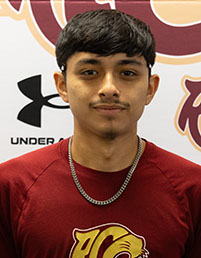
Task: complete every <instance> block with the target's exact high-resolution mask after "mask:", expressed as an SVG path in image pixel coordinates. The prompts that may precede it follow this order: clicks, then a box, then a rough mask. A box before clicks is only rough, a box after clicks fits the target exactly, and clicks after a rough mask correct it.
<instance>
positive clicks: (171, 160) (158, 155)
mask: <svg viewBox="0 0 201 258" xmlns="http://www.w3.org/2000/svg"><path fill="white" fill-rule="evenodd" d="M144 154H145V158H144V160H145V163H146V166H150V168H151V169H155V170H157V171H158V173H160V174H161V175H162V176H163V177H165V178H166V180H167V181H168V183H169V184H171V185H172V187H173V188H174V190H175V192H176V193H177V194H178V195H180V194H182V195H183V194H185V195H186V194H188V196H189V197H190V196H191V197H192V198H194V197H195V195H196V194H198V193H199V196H200V201H201V166H200V165H198V164H196V163H193V162H192V161H190V160H187V159H185V158H183V157H180V156H179V155H176V154H174V153H172V152H170V151H167V150H164V149H162V148H160V147H158V146H156V145H155V144H153V143H150V142H147V145H146V149H145V153H144ZM193 196H194V197H193Z"/></svg>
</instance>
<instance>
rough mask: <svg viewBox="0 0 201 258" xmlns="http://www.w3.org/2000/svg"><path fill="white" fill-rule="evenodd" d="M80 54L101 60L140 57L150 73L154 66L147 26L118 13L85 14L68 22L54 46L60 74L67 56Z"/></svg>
mask: <svg viewBox="0 0 201 258" xmlns="http://www.w3.org/2000/svg"><path fill="white" fill-rule="evenodd" d="M82 51H83V52H91V53H94V54H98V55H100V56H109V55H113V54H117V53H125V54H126V55H127V56H128V57H131V56H136V55H138V54H140V55H142V56H143V57H144V58H145V60H146V62H147V67H148V68H149V70H151V67H152V66H153V65H154V62H155V40H154V37H153V35H152V33H151V31H150V28H149V26H148V25H147V24H145V23H144V22H142V21H141V20H139V19H136V18H134V17H133V16H131V15H128V14H125V13H123V12H120V11H117V10H105V9H102V10H100V9H99V10H92V11H87V12H84V13H80V14H77V15H76V16H74V17H73V18H72V19H71V20H70V21H69V22H68V24H67V25H66V26H65V27H64V29H63V30H62V31H61V33H60V35H59V38H58V41H57V43H56V58H57V63H58V66H59V67H60V68H61V70H62V71H64V70H65V65H66V62H67V60H68V58H69V57H70V56H72V55H73V54H74V53H76V52H82ZM149 72H150V71H149Z"/></svg>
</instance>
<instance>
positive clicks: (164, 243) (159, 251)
mask: <svg viewBox="0 0 201 258" xmlns="http://www.w3.org/2000/svg"><path fill="white" fill-rule="evenodd" d="M56 55H57V61H58V65H59V66H60V68H61V71H62V72H61V73H60V72H56V73H55V74H54V79H55V83H56V87H57V90H58V92H59V94H60V95H61V97H62V98H63V100H64V101H65V102H68V103H69V104H70V107H71V110H72V113H73V116H74V134H73V137H71V138H70V139H67V140H64V141H62V142H60V143H57V144H55V145H52V146H49V147H46V148H43V149H40V150H38V151H34V152H31V153H29V154H26V155H23V156H21V157H19V158H16V159H13V160H11V161H8V162H6V163H4V164H2V165H1V166H0V254H1V257H3V258H17V257H23V258H61V257H63V258H64V257H66V258H67V257H70V258H86V257H89V258H112V257H121V258H123V257H132V258H134V257H138V258H140V257H141V258H145V257H148V258H182V257H183V258H184V257H185V258H197V257H201V168H200V166H198V165H196V164H193V163H191V162H190V161H187V160H184V159H183V158H181V157H178V156H176V155H174V154H172V153H169V152H167V151H165V150H162V149H160V148H159V147H157V146H155V145H154V144H152V143H150V142H148V141H146V140H144V139H140V137H139V136H137V123H138V120H139V118H140V117H141V115H142V113H143V109H144V106H145V105H147V104H149V103H150V102H151V100H152V98H153V97H154V95H155V92H156V91H157V88H158V82H159V78H158V76H157V75H152V74H151V67H152V66H153V64H154V59H155V43H154V39H153V36H152V34H151V32H150V30H149V28H148V26H147V25H146V24H144V23H143V22H141V21H139V20H137V19H134V18H133V17H131V16H129V15H126V14H124V13H121V12H119V11H115V10H95V11H90V12H86V13H83V14H79V15H77V16H75V17H74V18H73V19H72V20H71V21H70V22H69V23H68V25H67V26H66V27H65V28H64V30H63V31H62V32H61V34H60V37H59V39H58V43H57V46H56Z"/></svg>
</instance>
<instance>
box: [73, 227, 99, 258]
mask: <svg viewBox="0 0 201 258" xmlns="http://www.w3.org/2000/svg"><path fill="white" fill-rule="evenodd" d="M99 232H100V230H98V229H95V230H92V231H89V232H84V233H82V232H78V231H77V232H76V233H75V237H76V239H77V241H78V243H77V244H76V246H75V249H74V250H73V254H72V258H85V257H86V255H88V254H89V252H90V249H91V246H92V244H93V242H94V240H95V238H96V236H97V235H98V233H99ZM87 241H88V242H87ZM85 245H86V246H85Z"/></svg>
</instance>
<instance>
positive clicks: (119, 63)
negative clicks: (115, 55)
mask: <svg viewBox="0 0 201 258" xmlns="http://www.w3.org/2000/svg"><path fill="white" fill-rule="evenodd" d="M128 64H133V65H139V66H142V63H141V62H139V61H137V60H133V59H123V60H120V61H119V62H118V63H117V65H128Z"/></svg>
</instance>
